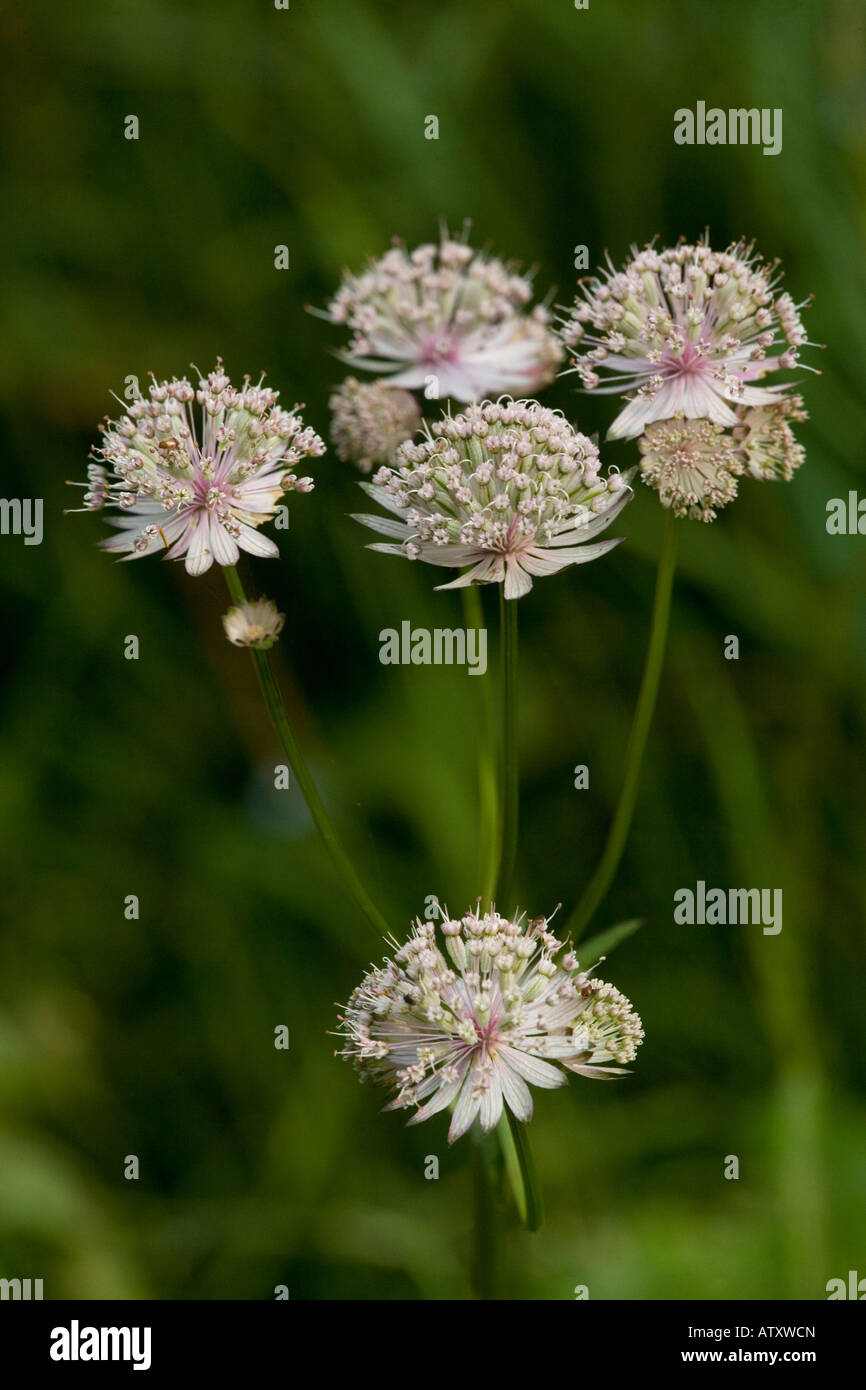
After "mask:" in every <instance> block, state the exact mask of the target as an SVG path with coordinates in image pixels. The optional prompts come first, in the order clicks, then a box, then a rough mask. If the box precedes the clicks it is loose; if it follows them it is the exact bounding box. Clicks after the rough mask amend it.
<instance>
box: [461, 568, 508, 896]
mask: <svg viewBox="0 0 866 1390" xmlns="http://www.w3.org/2000/svg"><path fill="white" fill-rule="evenodd" d="M461 594H462V597H463V620H464V622H465V623H466V626H467V628H475V629H476V631H480V630H481V629H483V627H484V611H483V609H482V606H481V595H480V594H479V592H478V587H477V585H475V584H469V585H467V586H466V588H465V589H462V590H461ZM471 684H472V688H473V694H474V697H475V707H476V708H475V717H476V726H477V735H476V746H477V753H478V802H479V807H480V812H481V834H480V851H479V860H480V872H479V876H478V882H479V884H480V885H481V886H482V893H483V902H484V906H485V907H489V906H490V903H491V901H492V899H493V894H494V891H495V889H496V872H497V869H498V867H499V794H498V788H497V785H496V728H495V720H494V717H493V695H492V691H491V683H490V680H489V679H488V676H487V673H486V672H485V673H484V675H483V676H476V677H475V678H474V679H473V681H472V682H471Z"/></svg>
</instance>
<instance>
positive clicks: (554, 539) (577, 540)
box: [539, 487, 634, 550]
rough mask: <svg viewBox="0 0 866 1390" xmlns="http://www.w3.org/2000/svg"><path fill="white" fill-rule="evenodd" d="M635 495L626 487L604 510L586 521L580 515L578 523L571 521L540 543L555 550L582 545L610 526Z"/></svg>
mask: <svg viewBox="0 0 866 1390" xmlns="http://www.w3.org/2000/svg"><path fill="white" fill-rule="evenodd" d="M633 497H634V493H633V492H632V490H631V488H628V487H624V488H622V490H621V491H620V492H618V493H617V494H616V496H615V499H614V501H612V502H611V504H610V506H609V507H606V508H605V510H604V511H603V512H597V513H595V514H590V516H588V517H587V520H586V521H582V520H581V519H580V517H578V519H577V522H576V524H574V525H572V524H571V523H569V526H568V529H567V530H563V531H560V532H559V533H558V534H557V535H555V536H551V537H550V538H549V539H547V540H544V541H542V542H540V543H539V546H542V545H543V547H544V549H545V550H555V549H556V548H557V547H558V546H561V545H582V544H583V542H584V541H588V540H591V539H592V537H593V536H597V535H598V534H599V533H600V532H601V531H606V530H607V528H608V526H610V525H612V523H613V522H614V521H615V520H616V518H617V517H618V516H619V513H620V512H621V511H622V510H623V508H624V507H626V506H628V504H629V502H631V500H632V498H633Z"/></svg>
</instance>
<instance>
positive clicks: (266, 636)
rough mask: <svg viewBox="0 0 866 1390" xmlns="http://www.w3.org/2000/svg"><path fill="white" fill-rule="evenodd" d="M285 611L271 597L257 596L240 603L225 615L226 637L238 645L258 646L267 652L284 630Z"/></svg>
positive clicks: (260, 649)
mask: <svg viewBox="0 0 866 1390" xmlns="http://www.w3.org/2000/svg"><path fill="white" fill-rule="evenodd" d="M285 621H286V615H285V613H278V612H277V605H276V604H275V603H274V602H273V600H272V599H269V598H257V599H253V600H251V601H248V602H246V603H239V604H238V605H237V606H236V607H235V608H230V609H229V611H228V612H227V613H225V614H224V615H223V628H224V629H225V634H226V637H227V638H228V639H229V641H230V642H231V643H232V644H233V645H234V646H236V647H256V648H257V649H258V650H259V651H261V652H266V651H267V650H268V648H269V647H272V646H273V645H274V643H275V642H276V640H277V638H278V637H279V635H280V633H281V632H282V630H283V624H284V623H285Z"/></svg>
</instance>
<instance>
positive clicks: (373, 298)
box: [327, 234, 562, 401]
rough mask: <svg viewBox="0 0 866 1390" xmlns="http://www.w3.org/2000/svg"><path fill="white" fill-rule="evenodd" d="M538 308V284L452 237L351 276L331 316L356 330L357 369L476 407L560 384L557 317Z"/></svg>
mask: <svg viewBox="0 0 866 1390" xmlns="http://www.w3.org/2000/svg"><path fill="white" fill-rule="evenodd" d="M531 300H532V282H531V280H530V279H529V277H528V276H526V275H521V274H519V273H518V271H517V269H516V268H515V267H514V266H513V265H507V264H506V263H504V262H503V261H501V260H498V259H497V258H496V257H493V256H488V255H486V254H485V253H484V252H481V251H476V250H474V249H473V248H472V247H471V246H468V245H467V244H466V242H465V241H458V240H455V239H453V238H451V237H449V236H448V235H447V234H445V235H443V237H442V239H441V241H440V243H439V244H438V245H434V244H432V243H431V244H426V245H423V246H418V247H416V248H415V249H414V250H409V249H408V248H407V247H405V246H404V245H402V243H399V242H397V243H395V244H394V246H392V248H391V249H390V250H389V251H387V252H386V253H385V255H384V256H382V257H381V258H380V259H379V260H376V261H372V262H371V263H370V264H369V265H368V266H367V268H366V269H365V270H363V271H362V272H361V273H360V274H358V275H354V274H350V273H348V272H347V273H346V274H345V275H344V277H343V282H342V284H341V286H340V288H339V290H338V291H337V293H336V295H335V296H334V298H333V299H332V300H331V302H330V304H329V306H328V310H327V317H328V318H329V319H330V321H331V322H332V323H335V324H345V325H346V326H347V327H348V328H349V329H350V330H351V334H352V336H351V340H350V343H349V347H348V349H347V350H346V352H345V353H344V354H343V357H344V360H345V361H347V362H348V363H349V364H350V365H351V366H353V367H356V368H362V369H363V370H366V371H374V372H376V373H377V375H379V376H382V375H383V374H385V373H388V374H391V373H393V376H391V382H392V385H395V386H403V387H407V388H409V389H410V390H414V389H419V388H425V389H426V391H427V394H428V395H431V394H432V393H433V392H435V394H436V395H437V396H439V397H440V398H445V397H453V398H454V399H455V400H459V401H469V400H473V399H477V398H481V397H482V396H488V395H499V394H500V393H501V392H503V391H514V390H523V391H535V390H537V389H539V388H540V387H541V386H543V385H546V384H547V383H548V382H550V381H552V379H553V377H554V375H555V373H556V368H557V366H558V364H559V362H560V361H561V358H562V350H561V348H560V346H559V343H558V341H557V339H556V337H555V336H554V334H553V332H552V331H551V329H550V327H549V322H550V314H549V311H548V310H547V308H546V307H545V306H544V305H536V306H535V307H534V308H532V307H531Z"/></svg>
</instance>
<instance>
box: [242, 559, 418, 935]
mask: <svg viewBox="0 0 866 1390" xmlns="http://www.w3.org/2000/svg"><path fill="white" fill-rule="evenodd" d="M223 573H224V574H225V577H226V583H227V584H228V589H229V593H230V594H231V596H232V598H233V599H234V601H235V603H245V602H246V594H245V592H244V586H243V584H242V583H241V578H240V575H239V574H238V572H237V570H236V569H235V568H234V566H233V565H230V566H226V567H225V568H224V570H223ZM250 655H251V656H252V658H253V665H254V666H255V668H256V675H257V676H258V678H259V684H260V686H261V689H262V694H263V695H264V697H265V704H266V705H267V707H268V713H269V714H270V716H271V720H272V721H273V725H274V728H275V730H276V732H277V737H278V738H279V740H280V744H281V745H282V749H283V752H284V753H285V755H286V757H287V758H288V760H289V766H290V767H291V769H292V772H293V773H294V775H295V778H296V780H297V783H298V786H299V787H300V788H301V792H302V793H303V797H304V800H305V801H306V803H307V806H308V807H309V810H310V815H311V816H312V817H313V820H314V822H315V825H316V829H317V830H318V832H319V834H320V835H321V837H322V839H323V841H324V842H325V847H326V848H327V850H328V853H329V854H330V856H331V860H332V862H333V864H334V867H335V869H336V870H337V873H338V875H339V877H340V879H341V880H342V882H343V886H344V887H345V888H346V890H347V891H348V893H349V894H350V896H351V897H352V898H353V899H354V901H355V903H356V905H357V906H358V907H359V908H360V910H361V912H362V913H363V914H364V916H365V917H366V919H367V921H368V922H369V923H370V925H371V926H372V927H374V928H375V929H376V931H377V932H379V933H380V935H382V936H387V935H388V934H389V932H390V927H389V926H388V923H387V922H386V920H385V918H384V917H383V916H382V914H381V912H380V911H379V909H378V908H377V907H376V904H375V903H374V902H373V900H372V898H371V897H370V896H369V894H368V893H367V890H366V889H365V888H364V885H363V884H362V882H361V880H360V879H359V877H358V875H357V874H356V872H355V869H354V867H353V865H352V863H351V860H350V859H349V856H348V855H347V854H346V851H345V850H344V849H343V846H342V845H341V844H340V841H339V838H338V836H337V832H336V831H335V829H334V827H333V825H332V823H331V818H330V816H329V815H328V813H327V811H326V810H325V806H324V802H323V801H322V798H321V797H320V796H319V793H318V790H317V788H316V784H315V782H314V781H313V778H312V776H311V774H310V770H309V768H308V767H307V764H306V763H305V762H304V758H303V755H302V753H301V750H300V748H299V747H298V745H297V742H296V740H295V736H294V734H293V733H292V729H291V725H290V724H289V720H288V715H287V714H286V708H285V705H284V704H283V697H282V695H281V694H280V688H279V686H278V685H277V682H276V678H275V676H274V673H273V670H272V668H271V662H270V655H269V653H268V652H264V651H259V650H257V649H256V648H255V647H251V648H250Z"/></svg>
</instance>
